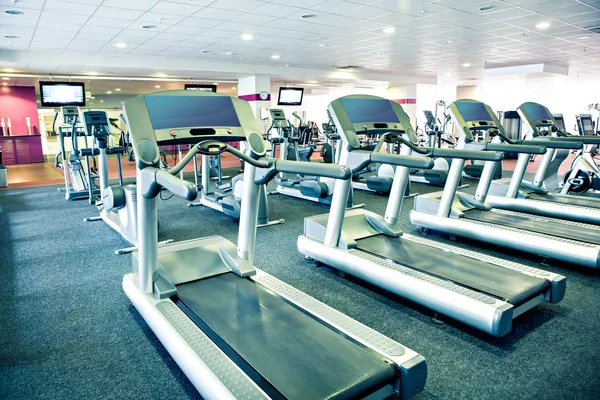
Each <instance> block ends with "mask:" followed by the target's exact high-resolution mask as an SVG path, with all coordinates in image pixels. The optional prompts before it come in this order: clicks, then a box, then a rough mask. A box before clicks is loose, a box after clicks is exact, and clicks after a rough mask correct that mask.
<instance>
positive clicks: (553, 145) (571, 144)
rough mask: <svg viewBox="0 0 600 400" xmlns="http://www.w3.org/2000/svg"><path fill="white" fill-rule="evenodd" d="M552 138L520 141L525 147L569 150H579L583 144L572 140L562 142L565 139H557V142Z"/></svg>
mask: <svg viewBox="0 0 600 400" xmlns="http://www.w3.org/2000/svg"><path fill="white" fill-rule="evenodd" d="M553 139H554V138H543V139H539V140H538V139H534V140H521V143H522V144H526V145H540V146H544V147H547V148H549V149H570V150H579V149H581V148H583V143H581V142H575V141H574V140H563V139H565V137H562V136H561V137H557V138H556V139H557V140H553Z"/></svg>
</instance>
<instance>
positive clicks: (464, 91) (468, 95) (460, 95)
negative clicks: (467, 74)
mask: <svg viewBox="0 0 600 400" xmlns="http://www.w3.org/2000/svg"><path fill="white" fill-rule="evenodd" d="M480 95H481V92H480V90H479V86H457V87H456V99H457V100H460V99H471V100H480V98H479V97H480Z"/></svg>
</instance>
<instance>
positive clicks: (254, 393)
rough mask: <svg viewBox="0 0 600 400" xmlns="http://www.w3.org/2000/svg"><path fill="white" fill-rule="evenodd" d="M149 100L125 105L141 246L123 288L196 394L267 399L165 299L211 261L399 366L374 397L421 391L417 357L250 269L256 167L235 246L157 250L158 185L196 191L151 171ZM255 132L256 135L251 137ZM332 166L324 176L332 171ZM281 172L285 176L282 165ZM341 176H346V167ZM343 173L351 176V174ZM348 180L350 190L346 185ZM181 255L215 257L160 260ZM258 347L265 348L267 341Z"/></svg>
mask: <svg viewBox="0 0 600 400" xmlns="http://www.w3.org/2000/svg"><path fill="white" fill-rule="evenodd" d="M154 95H157V94H154ZM160 95H163V96H209V95H210V96H219V95H217V94H209V93H203V92H191V91H171V92H163V93H160ZM147 96H153V95H147ZM147 96H139V97H136V98H134V99H131V100H128V101H126V102H125V105H124V109H125V113H126V115H127V119H128V121H129V124H130V133H131V135H132V138H133V148H134V151H135V152H136V156H137V157H136V158H137V160H138V168H137V188H138V193H139V198H138V216H139V218H138V237H139V248H138V251H136V252H134V254H133V273H130V274H127V275H126V276H125V277H124V278H123V290H124V291H125V293H126V295H127V296H128V297H129V299H130V300H131V302H132V303H133V305H134V306H135V307H136V308H137V309H138V311H139V312H140V314H141V315H142V317H143V318H144V320H145V321H146V322H147V323H148V325H149V326H150V328H151V329H152V330H153V331H154V332H155V334H156V335H157V337H158V338H159V340H160V341H161V342H162V343H163V345H164V346H165V348H166V349H167V351H169V353H170V354H171V356H172V357H173V358H174V359H175V361H176V362H177V364H178V365H179V366H180V367H181V369H182V370H183V372H184V373H185V374H186V375H187V376H188V378H189V379H190V381H191V382H192V384H193V385H194V386H195V387H196V389H197V390H198V391H199V392H200V394H201V395H202V396H203V397H204V398H207V399H228V398H231V399H233V398H239V397H246V398H268V396H267V395H266V394H265V393H264V392H263V391H261V390H260V388H258V387H257V386H256V384H254V382H253V381H252V380H251V379H250V378H249V377H248V376H247V375H246V374H244V373H243V372H242V371H241V370H240V369H239V368H238V367H237V366H235V365H234V364H233V362H232V361H231V360H230V359H229V358H228V357H227V356H226V355H225V354H224V353H223V352H222V351H220V349H218V347H217V346H216V345H215V344H214V343H213V342H212V341H210V340H209V339H208V337H207V336H206V335H205V334H204V333H203V332H202V331H201V330H200V329H198V328H197V327H196V326H195V325H194V324H193V323H192V322H191V321H190V320H189V319H188V318H187V317H186V316H185V315H184V314H183V312H182V311H181V310H180V309H179V308H177V307H176V306H175V305H174V304H173V303H172V301H171V300H169V299H167V298H166V297H170V295H172V294H174V293H175V292H176V288H175V286H174V284H173V283H172V282H173V281H172V280H170V279H169V276H172V277H177V283H181V282H185V281H186V279H190V280H194V279H198V276H199V275H198V274H209V275H202V276H210V274H211V270H214V269H215V266H214V265H209V264H211V262H212V261H214V260H215V257H216V259H218V260H220V261H219V263H220V265H221V267H223V266H224V267H226V268H228V269H229V270H231V271H233V272H234V273H236V274H237V275H239V276H240V277H246V278H247V279H252V280H253V281H254V282H256V283H257V284H260V285H263V286H265V287H266V288H268V289H269V290H271V291H272V292H274V293H276V294H277V295H279V296H282V297H284V298H285V299H286V300H287V301H289V302H291V303H293V304H295V305H296V306H297V307H300V308H302V309H304V310H305V311H306V312H308V313H310V314H311V315H313V316H314V317H315V318H318V319H320V320H321V321H323V323H324V324H326V325H328V326H330V327H331V328H332V329H335V330H339V331H340V332H342V333H343V334H345V335H348V336H350V337H351V338H353V339H354V340H356V341H358V342H360V343H362V344H363V345H365V346H368V347H370V348H372V349H373V350H375V351H376V352H377V353H379V354H381V355H382V356H383V357H387V358H388V359H389V360H391V361H393V362H394V363H395V364H396V366H397V369H398V375H397V379H396V382H395V383H394V385H393V387H392V386H390V387H386V388H384V389H382V390H377V391H376V392H375V393H373V394H372V396H374V397H376V398H385V397H388V396H389V395H391V394H393V393H396V394H397V395H400V396H401V397H403V398H410V397H412V396H414V395H415V394H417V393H419V392H420V391H422V390H423V385H424V383H425V379H426V375H427V368H426V363H425V360H424V359H423V357H422V356H421V355H419V354H418V353H416V352H414V351H412V350H410V349H407V348H405V347H403V346H402V345H400V344H399V343H397V342H395V341H393V340H391V339H389V338H387V337H385V336H383V335H381V334H379V333H377V332H375V331H373V330H372V329H370V328H368V327H366V326H364V325H362V324H360V323H359V322H357V321H355V320H353V319H351V318H350V317H347V316H345V315H344V314H342V313H340V312H338V311H335V310H333V309H332V308H330V307H328V306H326V305H325V304H323V303H321V302H319V301H317V300H315V299H313V298H311V297H310V296H308V295H306V294H304V293H302V292H300V291H298V290H297V289H294V288H292V287H291V286H289V285H287V284H285V283H283V282H281V281H279V280H278V279H276V278H274V277H272V276H270V275H269V274H267V273H265V272H263V271H260V270H259V269H257V268H256V267H254V265H253V258H254V247H255V241H256V228H257V226H256V220H257V213H258V198H259V190H260V185H259V183H257V181H256V180H255V179H254V178H255V177H256V176H257V174H256V167H255V166H253V165H249V164H248V163H246V167H245V169H244V190H243V200H242V204H241V206H242V210H241V215H240V228H239V233H238V244H237V246H236V245H235V244H233V243H231V242H229V241H227V240H226V239H224V238H222V237H209V238H204V239H195V240H191V241H185V242H179V243H175V244H169V245H166V246H163V247H160V248H159V247H158V246H157V242H158V235H157V229H156V222H157V207H156V201H157V200H156V195H157V194H158V189H159V187H160V185H166V186H165V187H167V188H168V189H170V190H171V191H173V193H175V194H177V195H179V196H183V197H186V198H188V197H190V194H192V193H195V189H194V186H193V185H192V184H191V183H189V182H184V181H181V180H179V179H178V178H175V177H173V176H169V174H171V175H173V174H176V173H177V172H178V171H179V170H178V169H177V168H178V167H175V168H173V169H172V170H171V171H170V172H166V171H161V170H160V169H158V168H156V167H155V166H153V165H156V164H157V162H158V147H157V146H156V139H155V135H160V134H161V132H160V131H154V130H153V129H152V126H151V124H150V120H149V117H148V112H147V110H146V105H145V98H146V97H147ZM231 100H232V102H233V103H234V106H235V108H236V111H237V113H238V117H239V119H240V121H241V122H242V129H243V130H246V131H248V132H260V131H261V129H260V127H259V126H258V125H257V124H256V121H255V118H254V115H253V113H252V110H251V108H250V106H249V105H248V103H246V102H244V101H243V100H239V99H237V98H234V97H232V98H231ZM176 131H177V132H179V131H180V130H176ZM181 131H184V129H181ZM252 135H254V136H255V137H251V136H252ZM224 136H227V134H226V133H225V132H224V129H223V130H220V129H217V134H216V135H215V136H214V137H215V138H219V139H221V138H222V137H224ZM260 137H261V136H260V135H259V134H257V133H249V134H248V137H247V139H248V143H249V144H250V145H251V146H254V150H253V151H255V153H253V154H254V155H256V156H264V151H263V152H262V153H263V154H262V155H261V154H260V153H261V152H260V146H258V147H256V146H257V144H256V142H257V141H258V140H260ZM152 143H154V146H152ZM253 143H254V144H253ZM153 147H154V148H155V149H153ZM193 150H194V149H192V151H193ZM263 150H264V148H263ZM192 158H193V155H191V153H188V156H186V157H185V158H184V161H182V162H180V164H183V163H184V162H189V161H190V160H191V159H192ZM180 164H178V165H180ZM283 165H284V166H289V165H290V164H289V162H286V164H283ZM142 167H143V168H142ZM321 168H324V167H321ZM331 168H333V170H335V171H338V172H339V171H342V170H340V169H339V168H338V167H337V166H332V167H331ZM331 168H330V169H329V171H332V169H331ZM278 171H279V170H278ZM281 171H285V168H284V169H282V170H281ZM343 171H344V172H345V173H346V172H347V169H344V170H343ZM330 173H331V172H330ZM347 176H348V177H349V174H348V175H347ZM345 182H346V184H347V185H348V187H349V184H348V183H347V182H348V181H345ZM334 197H335V198H336V199H337V198H339V197H340V195H339V194H338V193H335V194H334ZM183 250H188V251H189V250H193V251H195V252H196V253H197V254H212V255H213V258H209V257H205V258H202V257H195V258H194V259H195V260H197V262H196V264H194V265H191V264H189V263H185V262H178V263H175V264H172V265H171V266H170V267H169V266H168V265H166V264H163V263H162V262H161V259H160V258H159V255H161V256H164V255H166V254H169V255H172V257H174V258H178V257H179V256H180V254H183V253H181V251H183ZM203 262H204V264H205V265H203ZM240 279H242V278H240ZM257 345H259V346H260V345H268V343H259V344H257ZM369 398H371V397H369Z"/></svg>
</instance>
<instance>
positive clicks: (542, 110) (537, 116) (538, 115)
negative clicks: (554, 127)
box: [522, 104, 552, 121]
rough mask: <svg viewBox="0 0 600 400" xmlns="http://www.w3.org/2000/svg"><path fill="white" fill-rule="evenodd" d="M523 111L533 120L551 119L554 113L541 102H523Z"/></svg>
mask: <svg viewBox="0 0 600 400" xmlns="http://www.w3.org/2000/svg"><path fill="white" fill-rule="evenodd" d="M522 108H523V112H524V113H525V114H526V115H527V116H528V117H529V119H531V120H532V121H541V120H551V119H552V115H551V114H550V113H549V112H548V111H547V110H546V107H543V106H541V105H539V104H523V107H522Z"/></svg>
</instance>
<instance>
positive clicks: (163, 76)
mask: <svg viewBox="0 0 600 400" xmlns="http://www.w3.org/2000/svg"><path fill="white" fill-rule="evenodd" d="M154 76H155V77H157V78H166V77H167V74H165V73H162V72H159V73H156V74H154Z"/></svg>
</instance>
